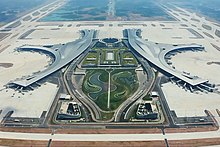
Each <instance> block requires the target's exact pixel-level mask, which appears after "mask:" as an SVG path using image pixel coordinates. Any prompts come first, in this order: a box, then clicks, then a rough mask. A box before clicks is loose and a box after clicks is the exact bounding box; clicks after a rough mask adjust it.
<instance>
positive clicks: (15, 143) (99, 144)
mask: <svg viewBox="0 0 220 147" xmlns="http://www.w3.org/2000/svg"><path fill="white" fill-rule="evenodd" d="M168 143H169V146H170V147H180V146H181V147H189V146H193V147H195V146H208V145H219V144H220V138H211V139H191V140H168ZM0 145H2V146H11V147H30V146H37V147H41V146H42V147H45V146H47V145H48V141H36V140H18V139H14V140H11V139H0ZM50 146H51V147H61V146H62V147H64V146H65V147H68V146H71V147H76V146H77V147H85V146H89V147H103V146H105V147H115V146H117V147H124V146H126V147H131V146H138V147H155V146H156V147H164V146H166V144H165V142H164V141H118V142H116V141H111V142H104V141H53V140H52V142H51V144H50Z"/></svg>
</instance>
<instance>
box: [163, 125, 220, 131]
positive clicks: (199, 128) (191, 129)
mask: <svg viewBox="0 0 220 147" xmlns="http://www.w3.org/2000/svg"><path fill="white" fill-rule="evenodd" d="M216 130H218V127H214V126H213V127H207V126H205V127H197V128H166V129H164V131H165V133H187V132H207V131H208V132H209V131H216Z"/></svg>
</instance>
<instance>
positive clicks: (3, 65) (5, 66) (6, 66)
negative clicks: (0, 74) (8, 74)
mask: <svg viewBox="0 0 220 147" xmlns="http://www.w3.org/2000/svg"><path fill="white" fill-rule="evenodd" d="M12 66H13V64H12V63H0V67H4V68H9V67H12Z"/></svg>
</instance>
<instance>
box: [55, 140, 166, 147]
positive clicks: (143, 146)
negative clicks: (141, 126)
mask: <svg viewBox="0 0 220 147" xmlns="http://www.w3.org/2000/svg"><path fill="white" fill-rule="evenodd" d="M60 146H65V147H67V146H71V147H76V146H77V147H85V146H89V147H132V146H138V147H164V146H166V144H165V142H164V141H118V142H115V141H111V142H104V141H92V142H91V141H86V142H81V141H77V142H71V141H70V142H63V141H52V143H51V147H60Z"/></svg>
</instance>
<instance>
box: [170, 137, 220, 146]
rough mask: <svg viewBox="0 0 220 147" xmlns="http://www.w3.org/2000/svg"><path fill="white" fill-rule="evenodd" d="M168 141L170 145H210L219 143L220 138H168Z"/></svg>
mask: <svg viewBox="0 0 220 147" xmlns="http://www.w3.org/2000/svg"><path fill="white" fill-rule="evenodd" d="M168 142H169V146H170V147H189V146H192V147H196V146H210V145H220V138H209V139H190V140H168Z"/></svg>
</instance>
